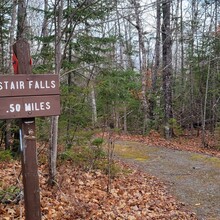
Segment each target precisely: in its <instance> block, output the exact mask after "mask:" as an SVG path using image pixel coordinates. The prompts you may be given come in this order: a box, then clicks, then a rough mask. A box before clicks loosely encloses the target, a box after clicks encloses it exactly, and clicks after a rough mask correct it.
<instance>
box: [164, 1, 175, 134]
mask: <svg viewBox="0 0 220 220" xmlns="http://www.w3.org/2000/svg"><path fill="white" fill-rule="evenodd" d="M170 2H171V1H170V0H164V1H162V13H163V24H162V43H163V92H164V128H165V129H164V132H165V137H166V138H171V137H172V135H173V130H172V127H171V126H170V120H172V118H173V109H172V37H171V34H172V33H171V28H170Z"/></svg>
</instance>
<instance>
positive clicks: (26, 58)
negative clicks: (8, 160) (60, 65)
mask: <svg viewBox="0 0 220 220" xmlns="http://www.w3.org/2000/svg"><path fill="white" fill-rule="evenodd" d="M13 49H14V54H15V56H16V58H17V62H18V65H17V66H16V68H17V69H16V73H17V74H18V75H14V76H6V75H0V102H1V106H0V119H14V118H19V119H21V120H20V148H21V149H20V150H21V161H22V176H23V185H24V205H25V219H26V220H41V208H40V189H39V176H38V166H37V150H36V134H35V117H39V116H52V115H59V114H60V95H59V78H58V76H57V75H52V74H51V75H50V74H48V75H32V71H31V59H30V46H29V44H28V42H27V41H26V40H25V39H20V40H18V41H17V42H16V43H15V44H14V46H13Z"/></svg>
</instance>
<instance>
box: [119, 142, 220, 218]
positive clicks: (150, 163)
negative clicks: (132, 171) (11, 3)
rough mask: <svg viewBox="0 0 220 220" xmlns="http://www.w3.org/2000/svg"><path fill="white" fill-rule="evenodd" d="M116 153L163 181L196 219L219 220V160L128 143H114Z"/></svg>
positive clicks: (196, 154) (201, 155)
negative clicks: (195, 215)
mask: <svg viewBox="0 0 220 220" xmlns="http://www.w3.org/2000/svg"><path fill="white" fill-rule="evenodd" d="M115 154H116V155H117V156H119V157H120V158H121V159H123V160H125V161H126V162H129V163H132V164H133V165H135V166H136V167H137V168H138V169H141V170H142V171H144V172H147V173H149V174H152V175H153V176H156V177H158V178H160V179H161V180H163V181H164V182H165V183H166V184H167V186H168V189H169V191H170V192H171V194H173V195H174V196H175V197H176V198H177V199H178V200H179V201H180V202H183V203H184V204H185V205H186V206H187V207H189V208H190V209H191V210H192V211H193V212H195V213H196V214H197V216H198V218H199V220H220V158H216V157H211V156H208V155H204V154H198V153H192V152H187V151H177V150H172V149H167V148H160V147H148V146H146V145H144V144H140V143H137V142H128V141H117V142H116V145H115ZM132 155H133V156H132Z"/></svg>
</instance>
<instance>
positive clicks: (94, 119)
mask: <svg viewBox="0 0 220 220" xmlns="http://www.w3.org/2000/svg"><path fill="white" fill-rule="evenodd" d="M91 105H92V123H93V126H94V127H95V126H96V124H97V120H98V119H97V107H96V97H95V88H94V85H93V82H92V85H91Z"/></svg>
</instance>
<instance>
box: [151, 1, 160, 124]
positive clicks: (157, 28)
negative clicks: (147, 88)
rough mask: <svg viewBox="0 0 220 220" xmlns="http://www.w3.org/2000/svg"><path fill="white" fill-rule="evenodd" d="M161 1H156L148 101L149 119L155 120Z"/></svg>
mask: <svg viewBox="0 0 220 220" xmlns="http://www.w3.org/2000/svg"><path fill="white" fill-rule="evenodd" d="M160 6H161V0H157V24H156V25H157V27H156V42H155V58H154V66H153V76H152V89H151V98H150V100H149V117H150V119H151V120H155V116H154V109H155V107H156V99H155V97H153V96H154V95H155V94H156V92H157V77H158V72H159V68H160V52H161V51H160V34H161V30H160V29H161V24H160V22H161V7H160Z"/></svg>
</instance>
